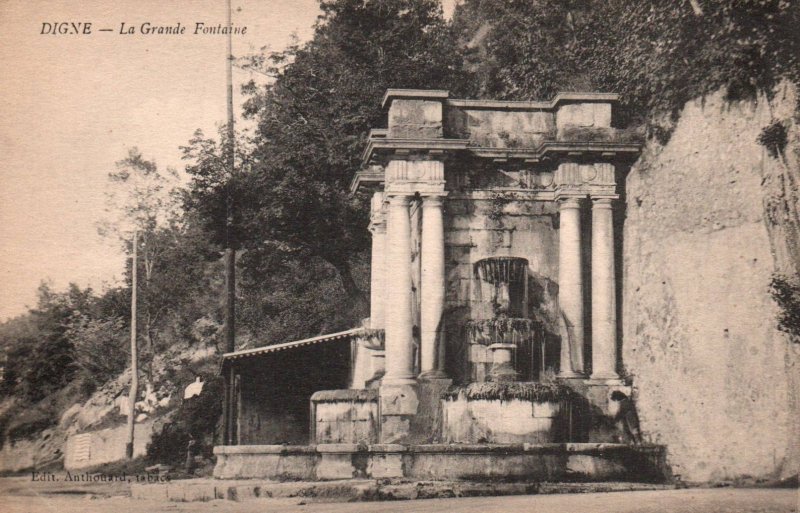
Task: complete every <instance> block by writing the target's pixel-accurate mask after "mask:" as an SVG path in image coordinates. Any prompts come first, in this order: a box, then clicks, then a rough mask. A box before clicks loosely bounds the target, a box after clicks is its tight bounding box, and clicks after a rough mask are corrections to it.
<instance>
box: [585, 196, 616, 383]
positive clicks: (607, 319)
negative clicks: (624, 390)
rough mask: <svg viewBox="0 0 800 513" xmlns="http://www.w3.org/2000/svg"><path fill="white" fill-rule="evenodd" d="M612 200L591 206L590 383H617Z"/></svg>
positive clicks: (600, 199)
mask: <svg viewBox="0 0 800 513" xmlns="http://www.w3.org/2000/svg"><path fill="white" fill-rule="evenodd" d="M611 202H612V198H594V199H593V205H592V376H591V377H592V379H597V380H609V379H613V380H617V379H619V375H618V374H617V370H616V369H617V317H616V311H617V306H616V288H615V278H614V215H613V209H612V204H611Z"/></svg>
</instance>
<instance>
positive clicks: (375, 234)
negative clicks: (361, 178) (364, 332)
mask: <svg viewBox="0 0 800 513" xmlns="http://www.w3.org/2000/svg"><path fill="white" fill-rule="evenodd" d="M382 209H383V193H382V192H376V193H375V195H374V196H373V197H372V216H371V220H370V225H369V231H370V232H372V261H371V266H370V293H369V295H370V302H369V319H370V321H369V327H370V328H373V329H383V328H384V327H385V322H384V312H385V301H386V298H385V294H384V291H385V274H386V252H385V248H386V223H385V221H384V219H383V213H382Z"/></svg>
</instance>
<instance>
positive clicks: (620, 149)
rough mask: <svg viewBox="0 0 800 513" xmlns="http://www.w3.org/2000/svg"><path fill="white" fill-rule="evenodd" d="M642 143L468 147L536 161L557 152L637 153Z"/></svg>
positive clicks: (480, 153) (487, 155)
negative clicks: (534, 146)
mask: <svg viewBox="0 0 800 513" xmlns="http://www.w3.org/2000/svg"><path fill="white" fill-rule="evenodd" d="M641 147H642V145H641V144H639V143H614V142H559V141H545V142H543V143H542V144H540V145H539V146H538V147H536V148H486V147H473V148H469V151H470V153H472V154H473V155H475V156H477V157H482V158H490V159H495V160H497V159H500V160H511V159H516V160H531V161H534V162H536V161H538V160H541V159H543V158H549V157H552V156H555V155H558V154H564V155H566V156H570V157H579V156H581V155H583V154H592V155H597V154H598V153H599V154H600V156H601V157H616V156H618V155H638V154H639V151H640V150H641Z"/></svg>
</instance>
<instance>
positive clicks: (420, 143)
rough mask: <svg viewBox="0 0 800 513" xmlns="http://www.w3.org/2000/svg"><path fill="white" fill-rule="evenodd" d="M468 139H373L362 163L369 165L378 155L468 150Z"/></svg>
mask: <svg viewBox="0 0 800 513" xmlns="http://www.w3.org/2000/svg"><path fill="white" fill-rule="evenodd" d="M468 145H469V141H468V140H467V139H388V138H386V137H377V138H371V139H369V140H368V141H367V147H366V148H365V149H364V152H363V153H362V154H361V158H362V162H363V163H364V164H368V163H369V162H370V161H371V160H372V158H373V157H374V156H375V154H376V153H383V154H390V153H396V152H398V151H399V152H408V153H419V152H431V151H433V152H434V153H435V152H437V151H440V152H445V151H454V150H463V149H466V148H467V146H468Z"/></svg>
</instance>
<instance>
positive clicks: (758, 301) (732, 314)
mask: <svg viewBox="0 0 800 513" xmlns="http://www.w3.org/2000/svg"><path fill="white" fill-rule="evenodd" d="M794 106H795V96H794V91H793V90H792V89H791V88H789V87H783V88H782V89H780V90H779V91H778V94H777V96H776V97H775V98H774V99H773V101H772V102H771V103H769V102H767V101H766V100H765V99H763V98H762V99H760V100H759V101H758V102H752V103H734V104H729V103H727V102H725V101H724V99H723V95H722V94H721V93H717V94H714V95H712V96H710V97H707V98H705V99H704V100H702V101H701V100H697V101H693V102H690V103H689V104H687V105H686V107H685V108H684V110H683V112H682V113H681V116H680V118H679V121H678V122H677V126H676V127H675V130H674V133H673V134H672V137H671V139H670V140H669V142H668V143H667V144H666V145H665V146H660V145H657V144H654V143H651V144H649V145H648V146H647V147H646V148H645V150H644V153H643V155H642V157H641V158H640V160H639V161H638V162H637V163H636V164H635V165H634V166H633V169H632V170H631V172H630V173H629V175H628V177H627V181H626V191H625V193H626V196H627V201H626V219H625V223H624V227H625V228H624V242H623V245H624V249H623V262H624V265H623V267H624V274H623V283H622V290H623V303H622V305H623V306H622V317H623V330H624V336H623V340H624V346H623V347H622V357H623V364H624V366H625V370H626V371H627V372H628V373H629V374H631V375H632V376H633V378H634V381H633V383H634V386H635V397H636V400H637V405H638V408H639V415H640V417H641V423H642V429H643V432H644V434H645V438H646V439H648V440H649V441H650V442H653V443H658V444H665V445H666V446H667V447H668V463H669V464H670V465H671V467H672V470H673V472H674V473H675V474H678V475H680V476H681V477H682V478H683V479H684V480H687V481H719V480H727V479H735V478H743V477H750V478H755V479H770V478H782V477H786V476H790V475H796V474H797V471H798V462H799V461H800V458H798V440H800V433H798V418H800V411H798V402H797V401H798V399H797V394H798V382H797V379H798V378H797V367H798V365H797V363H798V355H799V354H800V345H798V344H793V343H791V342H790V341H788V339H787V337H786V336H785V335H784V334H782V333H781V332H779V331H777V329H776V324H777V323H776V314H777V306H776V304H775V303H774V302H773V300H772V299H771V296H770V293H769V284H770V279H771V275H772V274H773V272H775V271H781V272H784V273H796V270H797V265H798V262H797V261H796V260H795V259H793V258H792V256H791V255H793V254H795V255H796V251H797V250H798V248H797V246H796V244H797V240H796V239H794V238H793V236H792V233H793V232H792V222H789V221H792V219H795V220H796V216H797V204H796V203H794V201H796V197H794V198H793V197H787V196H786V195H785V191H786V190H787V189H786V188H784V187H781V185H780V184H787V183H792V182H791V181H790V180H794V182H793V183H795V184H796V183H797V179H798V167H797V160H796V154H795V153H794V152H795V151H796V149H797V147H798V144H797V140H798V136H797V131H796V129H794V131H793V132H791V134H790V145H789V147H788V148H787V150H786V155H787V157H786V158H785V159H776V158H773V157H770V156H769V155H768V154H767V151H766V150H765V149H764V148H763V147H762V146H760V145H759V144H758V143H757V142H756V140H757V138H758V136H759V134H760V132H761V130H762V128H763V127H765V126H767V125H769V124H770V122H771V120H772V119H773V118H778V119H783V120H791V119H792V116H793V115H794ZM795 194H796V189H795ZM775 205H778V207H779V208H775ZM765 207H766V209H765ZM770 209H771V210H770ZM765 210H768V211H769V212H771V213H769V215H766V214H765ZM775 212H780V214H781V215H777V216H776V215H774V213H775Z"/></svg>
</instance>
